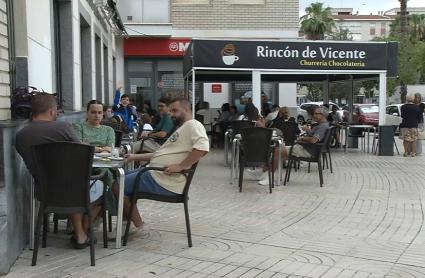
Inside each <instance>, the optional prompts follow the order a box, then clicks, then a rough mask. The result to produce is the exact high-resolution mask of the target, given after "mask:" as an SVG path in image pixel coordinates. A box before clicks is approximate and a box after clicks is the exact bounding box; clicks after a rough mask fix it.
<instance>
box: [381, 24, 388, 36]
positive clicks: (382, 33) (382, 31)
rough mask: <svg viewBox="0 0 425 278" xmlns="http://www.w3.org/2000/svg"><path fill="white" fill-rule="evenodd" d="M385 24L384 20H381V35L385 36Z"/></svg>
mask: <svg viewBox="0 0 425 278" xmlns="http://www.w3.org/2000/svg"><path fill="white" fill-rule="evenodd" d="M386 25H387V24H386V23H385V22H381V36H385V35H386V34H387V28H386V27H387V26H386Z"/></svg>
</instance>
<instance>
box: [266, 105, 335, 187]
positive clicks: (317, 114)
mask: <svg viewBox="0 0 425 278" xmlns="http://www.w3.org/2000/svg"><path fill="white" fill-rule="evenodd" d="M312 116H313V120H314V121H315V122H317V125H315V126H314V127H313V128H312V129H307V128H305V131H306V133H307V134H306V135H305V136H302V137H300V138H299V139H298V141H297V143H296V144H295V145H293V146H286V147H285V148H283V150H282V160H283V161H284V163H285V161H286V158H287V155H288V154H291V155H292V156H295V157H303V158H310V157H312V156H313V155H314V152H315V150H316V149H315V147H314V146H313V145H314V144H316V143H318V142H321V141H323V139H324V138H325V134H326V131H327V130H328V128H329V123H328V121H327V119H326V118H327V116H328V111H327V109H326V108H321V107H316V108H315V109H314V110H312ZM291 151H292V153H291ZM276 152H277V148H276V149H275V154H276V155H275V156H274V158H275V159H274V161H273V171H275V170H276V168H277V164H278V163H277V160H278V156H277V153H276ZM258 183H259V184H261V185H269V179H268V176H267V173H266V172H265V169H263V175H262V176H261V177H260V181H259V182H258Z"/></svg>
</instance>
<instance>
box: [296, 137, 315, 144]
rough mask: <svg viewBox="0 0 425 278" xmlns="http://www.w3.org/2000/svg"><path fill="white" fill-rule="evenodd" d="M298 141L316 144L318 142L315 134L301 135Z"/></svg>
mask: <svg viewBox="0 0 425 278" xmlns="http://www.w3.org/2000/svg"><path fill="white" fill-rule="evenodd" d="M299 141H300V142H303V143H308V144H316V143H317V142H319V138H317V137H316V136H303V137H301V138H300V139H299Z"/></svg>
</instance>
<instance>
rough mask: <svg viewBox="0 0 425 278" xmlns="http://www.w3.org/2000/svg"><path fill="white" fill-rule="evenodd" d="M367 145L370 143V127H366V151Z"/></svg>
mask: <svg viewBox="0 0 425 278" xmlns="http://www.w3.org/2000/svg"><path fill="white" fill-rule="evenodd" d="M369 145H370V128H368V129H367V153H369Z"/></svg>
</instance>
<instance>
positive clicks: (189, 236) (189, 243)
mask: <svg viewBox="0 0 425 278" xmlns="http://www.w3.org/2000/svg"><path fill="white" fill-rule="evenodd" d="M184 217H185V220H186V233H187V244H188V245H189V247H192V233H191V231H190V221H189V207H188V205H187V200H185V201H184Z"/></svg>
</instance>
